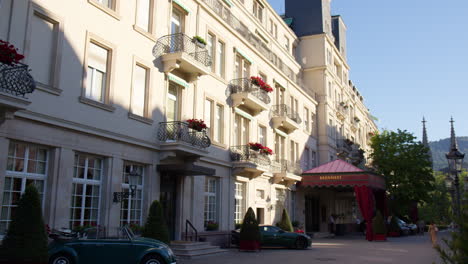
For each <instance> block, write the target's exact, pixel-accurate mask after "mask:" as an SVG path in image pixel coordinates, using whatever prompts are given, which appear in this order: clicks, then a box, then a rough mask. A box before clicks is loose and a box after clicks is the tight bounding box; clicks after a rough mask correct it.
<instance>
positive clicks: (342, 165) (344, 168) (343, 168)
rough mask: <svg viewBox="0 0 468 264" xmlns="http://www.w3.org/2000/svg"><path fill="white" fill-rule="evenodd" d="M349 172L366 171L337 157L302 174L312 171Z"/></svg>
mask: <svg viewBox="0 0 468 264" xmlns="http://www.w3.org/2000/svg"><path fill="white" fill-rule="evenodd" d="M347 172H364V170H362V169H360V168H358V167H356V166H354V165H352V164H349V163H348V162H346V161H343V160H340V159H337V160H334V161H331V162H328V163H325V164H323V165H321V166H318V167H316V168H313V169H311V170H308V171H305V172H304V173H302V174H310V173H347Z"/></svg>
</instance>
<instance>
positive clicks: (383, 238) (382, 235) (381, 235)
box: [374, 234, 387, 241]
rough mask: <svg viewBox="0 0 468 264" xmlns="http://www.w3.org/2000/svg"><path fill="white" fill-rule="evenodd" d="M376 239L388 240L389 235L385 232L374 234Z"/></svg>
mask: <svg viewBox="0 0 468 264" xmlns="http://www.w3.org/2000/svg"><path fill="white" fill-rule="evenodd" d="M374 241H387V236H386V235H384V234H374Z"/></svg>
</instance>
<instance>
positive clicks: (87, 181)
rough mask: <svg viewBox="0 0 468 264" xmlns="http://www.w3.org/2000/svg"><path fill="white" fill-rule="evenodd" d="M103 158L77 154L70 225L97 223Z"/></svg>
mask: <svg viewBox="0 0 468 264" xmlns="http://www.w3.org/2000/svg"><path fill="white" fill-rule="evenodd" d="M102 171H103V159H101V158H97V157H93V156H89V155H83V154H77V155H75V165H74V167H73V188H72V200H71V210H70V211H71V212H70V215H71V219H70V227H71V228H73V227H76V226H86V225H97V224H98V223H99V208H100V206H99V204H100V192H101V179H102Z"/></svg>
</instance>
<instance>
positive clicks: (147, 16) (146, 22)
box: [136, 0, 153, 33]
mask: <svg viewBox="0 0 468 264" xmlns="http://www.w3.org/2000/svg"><path fill="white" fill-rule="evenodd" d="M152 10H153V0H138V3H137V13H136V25H137V26H138V27H139V28H141V29H143V30H144V31H146V32H150V33H151V32H152V24H153V23H152V22H153V16H152V14H153V12H152Z"/></svg>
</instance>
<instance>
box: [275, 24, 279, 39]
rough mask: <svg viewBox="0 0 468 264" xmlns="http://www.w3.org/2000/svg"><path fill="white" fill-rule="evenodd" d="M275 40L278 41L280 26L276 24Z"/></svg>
mask: <svg viewBox="0 0 468 264" xmlns="http://www.w3.org/2000/svg"><path fill="white" fill-rule="evenodd" d="M275 39H278V25H276V24H275Z"/></svg>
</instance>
